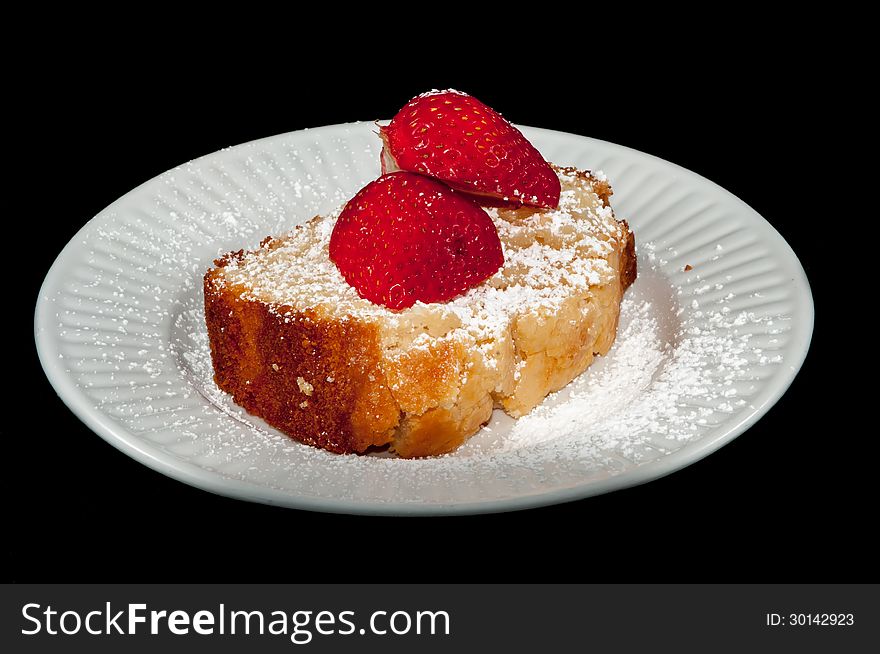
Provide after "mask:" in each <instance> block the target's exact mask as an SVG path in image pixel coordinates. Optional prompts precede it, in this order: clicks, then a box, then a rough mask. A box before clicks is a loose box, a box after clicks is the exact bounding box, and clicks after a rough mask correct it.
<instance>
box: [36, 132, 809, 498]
mask: <svg viewBox="0 0 880 654" xmlns="http://www.w3.org/2000/svg"><path fill="white" fill-rule="evenodd" d="M374 129H375V127H374V125H373V124H372V123H353V124H348V125H335V126H329V127H323V128H320V129H313V130H306V131H302V132H293V133H290V134H284V135H281V136H276V137H272V138H267V139H263V140H259V141H254V142H252V143H246V144H244V145H240V146H237V147H234V148H229V149H225V150H222V151H220V152H217V153H214V154H211V155H208V156H205V157H202V158H200V159H197V160H195V161H193V162H191V163H188V164H185V165H183V166H180V167H178V168H175V169H174V170H171V171H169V172H167V173H165V174H163V175H160V176H159V177H157V178H155V179H153V180H151V181H149V182H147V183H145V184H143V185H142V186H140V187H138V188H136V189H135V190H133V191H131V192H130V193H128V194H127V195H125V196H124V197H122V198H120V199H119V200H117V201H116V202H114V203H113V204H112V205H111V206H109V207H108V208H107V209H106V210H105V211H103V212H102V213H101V214H100V215H98V216H97V217H95V218H94V219H93V220H91V221H90V222H89V223H88V224H87V225H86V226H85V227H83V229H82V230H81V231H80V232H79V233H78V234H77V235H76V236H75V237H74V238H73V240H71V242H70V243H69V244H68V245H67V247H65V248H64V250H63V251H62V252H61V254H60V255H59V256H58V259H57V260H56V261H55V263H54V265H53V266H52V268H51V270H50V271H49V273H48V275H47V276H46V280H45V282H44V284H43V288H42V290H41V292H40V297H39V300H38V303H37V308H36V316H35V329H36V342H37V348H38V350H39V354H40V360H41V361H42V364H43V367H44V369H45V371H46V374H47V375H48V377H49V379H50V381H51V382H52V384H53V385H54V386H55V389H56V390H57V391H58V394H59V395H60V396H61V398H62V399H63V400H64V402H65V403H66V404H67V405H68V406H69V407H70V408H71V410H72V411H73V412H74V413H75V414H76V415H77V416H79V418H80V419H82V420H83V421H84V422H85V423H86V424H87V425H88V426H89V427H91V428H92V429H93V430H94V431H95V432H97V433H98V434H99V435H100V436H102V437H103V438H105V439H106V440H108V441H109V442H110V443H112V444H113V445H115V446H116V447H118V448H119V449H120V450H122V451H123V452H125V453H127V454H128V455H130V456H132V457H133V458H135V459H137V460H138V461H140V462H142V463H144V464H146V465H148V466H150V467H152V468H154V469H155V470H158V471H160V472H163V473H165V474H167V475H169V476H171V477H174V478H176V479H179V480H181V481H184V482H186V483H189V484H192V485H194V486H198V487H200V488H204V489H206V490H209V491H213V492H215V493H220V494H222V495H229V496H232V497H238V498H241V499H247V500H252V501H257V502H265V503H269V504H280V505H284V506H291V507H297V508H304V509H312V510H322V511H338V512H352V513H390V514H440V513H475V512H487V511H503V510H511V509H520V508H526V507H532V506H538V505H544V504H551V503H556V502H563V501H566V500H573V499H578V498H582V497H587V496H589V495H595V494H597V493H602V492H606V491H609V490H613V489H617V488H622V487H626V486H632V485H634V484H638V483H642V482H645V481H648V480H650V479H654V478H657V477H660V476H662V475H665V474H667V473H669V472H672V471H674V470H676V469H678V468H681V467H683V466H685V465H687V464H689V463H692V462H694V461H696V460H698V459H700V458H702V457H704V456H706V455H707V454H709V453H710V452H712V451H714V450H716V449H717V448H719V447H720V446H722V445H723V444H725V443H727V442H729V441H730V440H731V439H733V438H734V437H735V436H737V435H738V434H740V433H742V432H743V431H744V430H745V429H747V428H748V427H749V426H750V425H752V424H753V423H754V422H755V421H756V420H758V418H760V417H761V416H762V415H763V414H764V413H765V412H766V411H767V409H768V408H769V407H770V406H771V405H772V404H773V403H774V402H775V401H776V400H778V399H779V397H780V396H781V395H782V394H783V393H784V392H785V390H786V388H788V386H789V384H790V383H791V381H792V379H793V378H794V376H795V374H796V373H797V370H798V369H799V367H800V365H801V363H802V362H803V359H804V357H805V356H806V352H807V349H808V347H809V342H810V337H811V333H812V325H813V305H812V299H811V296H810V291H809V286H808V284H807V280H806V277H805V275H804V271H803V269H802V267H801V265H800V263H799V262H798V260H797V258H796V257H795V255H794V253H793V252H792V251H791V249H790V248H789V247H788V245H787V244H786V242H785V241H784V240H783V239H782V237H780V236H779V234H778V233H777V232H776V231H775V230H774V229H773V228H772V227H771V226H770V225H769V224H768V223H767V222H766V221H764V220H763V219H762V218H761V216H759V215H758V214H757V213H755V211H753V210H752V209H751V208H749V207H748V206H747V205H745V204H744V203H743V202H742V201H740V200H738V199H737V198H736V197H734V196H733V195H731V194H730V193H728V192H727V191H725V190H724V189H722V188H720V187H718V186H717V185H715V184H713V183H712V182H709V181H708V180H706V179H704V178H702V177H700V176H698V175H696V174H694V173H691V172H689V171H687V170H685V169H683V168H680V167H678V166H676V165H673V164H671V163H668V162H666V161H663V160H660V159H657V158H655V157H652V156H650V155H647V154H643V153H640V152H637V151H634V150H630V149H628V148H624V147H621V146H618V145H613V144H611V143H606V142H603V141H597V140H594V139H589V138H585V137H581V136H574V135H571V134H563V133H559V132H552V131H548V130H542V129H534V128H525V127H524V128H523V131H524V132H525V134H526V136H527V137H528V138H530V139H531V140H532V142H533V143H534V144H535V145H536V146H537V147H538V148H539V149H540V150H541V151H542V153H543V154H544V155H545V157H547V159H548V160H550V161H553V162H555V163H559V164H569V165H575V166H578V167H580V168H589V169H592V170H600V169H601V170H604V171H605V172H606V174H607V175H608V177H609V180H610V181H611V183H612V185H613V187H614V191H615V194H614V198H613V202H612V204H613V206H614V208H615V211H616V213H617V215H618V216H619V217H623V218H626V219H627V220H628V221H629V223H630V225H631V226H632V228H633V230H634V231H635V234H636V242H637V248H638V253H639V279H638V281H637V282H636V283H635V284H634V286H633V287H632V288H631V289H630V291H628V293H627V299H626V301H625V304H624V307H623V313H622V318H621V320H622V322H621V327H620V332H619V337H618V341H617V343H616V344H615V346H614V348H613V349H612V351H611V353H609V355H608V356H607V357H605V358H604V359H603V360H601V361H599V362H598V363H597V364H595V365H594V366H593V367H592V368H590V369H589V370H588V371H587V372H586V373H585V374H584V375H583V376H582V377H581V378H580V379H579V380H577V381H576V382H575V383H574V384H573V385H572V388H569V389H566V390H565V391H564V392H563V393H560V394H559V395H557V396H554V397H551V398H548V400H547V402H546V406H545V408H543V409H541V410H540V411H539V412H538V415H532V416H527V417H525V418H522V419H521V420H520V421H519V424H514V421H512V420H510V419H509V418H506V417H505V416H503V415H501V414H500V413H499V412H497V411H496V413H495V416H494V418H493V421H492V423H491V424H490V426H489V429H488V430H484V431H483V432H481V433H480V434H478V435H477V436H475V437H474V439H472V440H471V441H469V442H468V443H467V444H466V445H465V446H464V447H462V448H461V449H460V450H459V451H457V452H455V453H453V454H452V455H447V456H445V457H440V458H434V459H423V460H415V461H406V460H401V459H395V458H383V457H358V456H339V455H334V454H329V453H327V452H324V451H321V450H317V449H314V448H310V447H308V446H305V445H301V444H299V443H296V442H295V441H293V440H292V439H289V438H287V437H284V436H283V435H280V434H279V433H278V432H275V431H274V430H272V429H270V428H268V427H266V426H265V425H263V424H262V423H260V422H259V421H258V420H254V419H252V418H249V416H247V415H246V414H244V413H243V412H242V411H241V410H239V409H238V408H237V407H235V405H233V404H232V403H231V402H229V401H228V398H226V397H225V396H224V395H223V394H222V393H220V392H219V391H218V389H217V388H216V386H214V384H213V381H212V380H211V371H210V357H209V353H208V350H207V344H206V343H207V341H206V337H205V329H204V325H203V315H202V314H201V311H202V308H201V305H202V294H201V279H202V275H203V273H204V271H205V270H206V269H207V268H208V267H210V266H211V261H212V259H213V258H214V257H216V256H217V255H218V254H220V253H223V252H226V251H229V250H235V249H239V248H242V247H253V246H255V245H256V244H257V243H258V242H259V241H260V240H261V239H262V238H263V237H264V236H266V235H269V234H278V233H282V232H284V231H286V230H287V229H289V228H291V226H292V225H293V224H295V223H296V222H298V221H302V220H305V219H308V218H310V217H311V216H313V215H315V214H317V213H322V212H325V211H328V210H330V209H332V208H333V207H334V206H337V205H339V204H341V203H343V202H344V201H345V200H347V199H348V198H350V197H351V196H352V195H353V194H354V193H355V192H356V191H357V190H358V189H359V188H360V187H361V186H362V185H363V184H365V183H366V182H367V181H369V180H371V179H374V178H375V177H376V176H378V174H379V164H378V162H379V140H378V139H377V138H376V136H375V134H374V133H373V132H374ZM95 172H96V173H97V174H98V175H99V176H100V171H95ZM686 265H690V266H693V269H692V270H690V271H685V270H684V268H685V266H686ZM572 390H574V393H575V396H576V397H575V399H571V398H569V397H568V396H569V395H571V392H572Z"/></svg>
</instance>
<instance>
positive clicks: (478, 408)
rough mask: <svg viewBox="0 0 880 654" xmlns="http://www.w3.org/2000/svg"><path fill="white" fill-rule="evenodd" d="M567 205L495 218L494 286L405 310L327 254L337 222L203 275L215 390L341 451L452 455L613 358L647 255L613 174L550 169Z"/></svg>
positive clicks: (494, 212) (304, 438) (323, 222)
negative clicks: (355, 281)
mask: <svg viewBox="0 0 880 654" xmlns="http://www.w3.org/2000/svg"><path fill="white" fill-rule="evenodd" d="M553 171H554V173H555V174H556V175H557V176H558V178H559V188H560V195H559V203H558V207H555V208H535V207H528V206H520V207H518V208H517V207H514V206H509V207H503V206H499V207H488V208H486V212H487V213H488V214H489V215H490V216H491V218H492V221H493V222H494V224H495V226H496V228H497V231H498V236H499V238H500V241H501V244H502V246H503V251H504V263H503V266H502V267H501V268H500V269H499V270H498V272H496V273H495V274H494V275H492V276H491V277H489V278H488V279H486V280H485V281H483V282H482V283H480V284H479V285H477V286H475V287H473V288H470V289H469V290H468V291H467V292H465V293H463V294H461V295H459V296H457V297H455V298H454V299H451V300H449V301H447V302H436V303H429V304H425V303H421V302H416V303H415V304H414V305H413V306H411V307H409V308H406V309H403V310H399V311H395V310H392V309H389V308H387V307H385V306H382V305H380V304H374V303H373V302H370V301H369V300H366V299H364V298H363V297H361V295H359V294H358V292H357V291H356V290H355V289H354V288H352V287H351V286H349V285H348V284H347V283H346V281H345V279H344V278H343V276H342V275H341V274H340V272H339V270H338V269H337V267H336V266H335V265H334V263H333V261H331V259H330V257H329V256H328V246H329V242H330V237H331V234H332V232H333V229H334V225H335V221H336V219H337V216H338V212H336V213H333V214H329V215H325V216H316V217H314V218H312V219H311V220H309V221H307V222H305V223H303V224H300V225H297V226H296V227H295V228H294V229H293V231H292V232H290V233H289V234H286V235H282V236H277V237H267V238H266V239H265V240H264V241H263V242H262V243H261V244H260V246H259V247H258V248H257V249H255V250H251V251H243V250H239V251H237V252H232V253H229V254H226V255H225V256H223V257H221V258H220V259H217V260H216V261H215V262H214V263H215V267H214V268H211V269H210V270H209V271H208V272H207V273H206V274H205V277H204V296H205V315H206V321H207V327H208V335H209V340H210V346H211V356H212V360H213V363H214V370H215V380H216V382H217V384H218V386H219V387H220V388H221V389H222V390H224V391H226V392H228V393H230V394H231V395H232V396H233V398H234V400H235V402H236V403H238V404H239V405H241V406H242V407H244V408H245V409H246V410H247V411H249V412H250V413H252V414H254V415H256V416H259V417H260V418H262V419H263V420H265V421H266V422H267V423H268V424H270V425H272V426H273V427H275V428H277V429H279V430H281V431H283V432H284V433H286V434H289V435H290V436H292V437H293V438H295V439H297V440H299V441H301V442H303V443H307V444H310V445H314V446H318V447H321V448H324V449H326V450H329V451H331V452H337V453H364V452H367V451H370V450H372V449H375V448H388V449H390V450H391V451H393V452H395V453H396V454H397V455H399V456H401V457H407V458H409V457H423V456H432V455H439V454H444V453H447V452H451V451H453V450H454V449H455V448H456V447H458V446H459V445H460V444H461V443H462V442H463V441H464V440H465V439H467V438H468V437H469V436H471V435H472V434H474V433H475V432H476V431H477V430H479V429H480V427H481V425H483V424H484V423H486V422H487V421H488V420H489V418H490V416H491V414H492V411H493V409H494V408H499V409H502V410H504V411H505V412H507V413H508V414H509V415H511V416H514V417H518V416H522V415H524V414H526V413H528V412H529V411H530V410H531V409H532V408H534V407H535V406H537V405H538V404H539V403H541V402H542V401H543V399H544V398H545V397H546V396H547V394H548V393H551V392H553V391H556V390H559V389H560V388H562V387H563V386H565V385H566V384H568V383H569V382H570V381H571V380H572V379H574V378H575V377H576V376H578V375H579V374H581V373H582V372H583V371H584V370H585V369H586V368H587V367H588V366H589V365H590V363H591V362H592V361H593V358H594V357H595V356H596V355H603V354H605V353H607V352H608V350H609V348H610V347H611V345H612V344H613V342H614V338H615V335H616V331H617V323H618V316H619V311H620V301H621V298H622V295H623V292H624V291H625V290H626V288H627V287H628V286H629V285H630V284H631V283H632V282H633V280H634V279H635V277H636V258H635V242H634V236H633V233H632V231H631V230H630V229H629V227H628V225H627V223H626V222H625V221H622V220H620V221H619V220H617V219H616V217H615V215H614V213H613V211H612V209H611V205H610V196H611V187H610V185H609V184H608V182H607V180H606V179H605V177H604V176H603V175H601V174H593V173H590V172H588V171H580V170H576V169H574V168H568V167H566V168H562V167H556V166H554V167H553Z"/></svg>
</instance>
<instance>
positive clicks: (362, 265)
mask: <svg viewBox="0 0 880 654" xmlns="http://www.w3.org/2000/svg"><path fill="white" fill-rule="evenodd" d="M330 259H331V260H332V261H333V262H334V263H335V264H336V267H337V268H338V269H339V272H340V273H342V276H343V277H345V281H347V282H348V283H349V284H350V285H351V286H353V287H354V289H355V290H356V291H357V292H358V295H360V296H361V297H363V298H366V299H367V300H370V301H371V302H375V303H376V304H382V305H385V306H386V307H388V308H389V309H395V310H397V309H405V308H407V307H411V306H412V305H413V304H415V303H416V302H417V301H421V302H425V303H429V302H445V301H446V300H451V299H452V298H454V297H455V296H456V295H460V294H461V293H464V292H465V291H466V290H468V289H469V288H472V287H473V286H476V285H477V284H479V283H480V282H482V281H483V280H485V279H487V278H489V277H491V276H492V275H493V274H495V272H496V271H497V270H498V269H499V268H500V267H501V266H502V264H503V263H504V255H503V253H502V250H501V241H500V239H499V238H498V231H497V230H496V229H495V224H494V223H493V222H492V219H491V218H490V217H489V214H487V213H486V212H485V211H483V209H481V208H480V207H478V206H477V205H476V204H474V203H473V202H471V201H470V200H468V199H467V198H465V197H463V196H462V195H461V194H460V193H456V192H455V191H453V190H452V189H450V188H449V187H448V186H446V185H444V184H441V183H440V182H437V181H435V180H432V179H429V178H427V177H423V176H422V175H415V174H413V173H407V172H396V173H391V174H389V175H383V176H382V177H380V178H379V179H377V180H376V181H374V182H370V183H369V184H367V185H366V186H365V187H364V188H362V189H361V190H360V191H358V193H357V195H355V196H354V197H353V198H352V199H351V200H349V202H348V204H346V205H345V208H344V209H343V210H342V213H341V214H339V219H338V220H337V221H336V225H335V227H334V228H333V233H332V234H331V236H330Z"/></svg>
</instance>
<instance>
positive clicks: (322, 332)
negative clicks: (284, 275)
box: [204, 262, 400, 453]
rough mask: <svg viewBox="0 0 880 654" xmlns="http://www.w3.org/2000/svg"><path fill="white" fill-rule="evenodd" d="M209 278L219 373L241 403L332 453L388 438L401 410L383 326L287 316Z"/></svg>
mask: <svg viewBox="0 0 880 654" xmlns="http://www.w3.org/2000/svg"><path fill="white" fill-rule="evenodd" d="M221 264H222V262H221ZM216 274H217V269H212V270H210V271H208V273H207V274H206V275H205V279H204V291H205V318H206V321H207V326H208V338H209V341H210V344H211V357H212V359H213V362H214V372H215V376H214V379H215V381H216V382H217V385H218V386H219V387H220V388H221V389H222V390H224V391H226V392H227V393H229V394H231V395H232V396H233V398H234V400H235V402H236V403H237V404H239V405H241V406H242V407H244V408H245V409H247V411H248V412H250V413H252V414H254V415H257V416H259V417H261V418H262V419H263V420H265V421H266V422H267V423H269V424H270V425H272V426H273V427H276V428H277V429H280V430H281V431H283V432H285V433H287V434H290V435H292V436H294V437H295V438H296V439H297V440H299V441H302V442H303V443H308V444H310V445H316V446H318V447H322V448H324V449H327V450H330V451H331V452H339V453H344V452H363V451H365V450H366V449H367V448H368V447H370V446H381V445H385V444H387V443H388V442H389V441H390V440H391V437H392V434H393V432H394V429H395V427H396V426H397V424H398V421H399V419H400V410H399V408H398V406H397V403H396V402H395V400H394V398H393V396H392V395H391V393H390V392H389V390H388V388H387V386H386V385H385V380H384V375H383V374H382V371H381V368H380V366H379V361H380V352H379V338H378V334H377V333H376V332H377V329H376V327H375V326H372V325H368V324H365V323H361V322H357V321H332V320H323V319H321V317H320V316H317V315H315V313H314V312H311V311H298V312H295V313H294V312H290V313H289V314H288V315H286V316H284V317H281V316H280V315H278V314H277V313H274V312H272V311H271V310H270V309H269V307H268V306H266V305H265V304H262V303H259V302H251V301H246V300H242V299H240V297H239V295H238V294H236V292H235V290H234V289H230V288H228V287H226V286H224V285H220V284H215V283H214V282H215V277H216Z"/></svg>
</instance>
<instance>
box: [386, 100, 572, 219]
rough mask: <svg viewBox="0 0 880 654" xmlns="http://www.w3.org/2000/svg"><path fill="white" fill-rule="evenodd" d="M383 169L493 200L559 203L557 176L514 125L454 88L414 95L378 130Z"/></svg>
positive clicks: (544, 204)
mask: <svg viewBox="0 0 880 654" xmlns="http://www.w3.org/2000/svg"><path fill="white" fill-rule="evenodd" d="M379 133H380V136H381V137H382V141H383V142H384V144H385V147H384V148H383V149H382V172H383V173H384V172H390V171H392V170H408V171H411V172H415V173H422V174H423V175H430V176H431V177H436V178H438V179H442V180H443V181H444V182H446V183H447V184H449V185H450V186H452V187H453V188H456V189H459V190H462V191H466V192H468V193H472V194H474V195H478V196H489V197H490V198H493V199H494V200H495V202H494V204H498V203H499V200H500V201H501V203H502V204H503V203H513V204H515V205H517V206H519V205H521V204H526V205H529V206H533V207H542V208H553V207H557V206H558V205H559V178H558V177H557V176H556V173H554V172H553V169H552V168H550V165H549V164H548V163H547V162H546V161H544V158H543V157H542V156H541V154H540V153H539V152H538V151H537V150H536V149H535V147H534V146H533V145H532V144H531V143H529V142H528V140H526V137H525V136H523V134H522V132H520V131H519V130H518V129H517V128H516V127H514V126H513V125H511V124H510V123H509V122H507V121H506V120H505V119H504V118H503V117H502V116H501V114H499V113H497V112H496V111H494V110H493V109H491V108H490V107H487V106H486V105H484V104H483V103H482V102H480V101H479V100H477V99H476V98H473V97H471V96H469V95H467V94H465V93H460V92H458V91H452V90H450V91H431V92H429V93H424V94H422V95H419V96H416V97H415V98H413V99H412V100H410V101H409V102H408V103H407V104H406V105H404V107H403V109H401V110H400V111H399V112H397V115H396V116H395V117H394V118H393V119H392V121H391V124H390V125H388V126H387V127H382V128H380V130H379Z"/></svg>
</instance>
